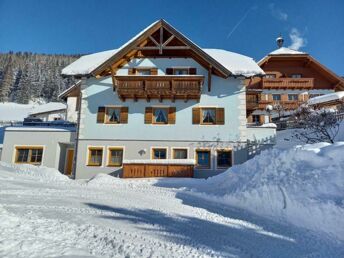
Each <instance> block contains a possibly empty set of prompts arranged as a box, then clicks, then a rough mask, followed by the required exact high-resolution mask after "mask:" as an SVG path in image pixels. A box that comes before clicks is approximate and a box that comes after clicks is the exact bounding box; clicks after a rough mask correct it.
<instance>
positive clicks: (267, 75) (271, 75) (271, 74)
mask: <svg viewBox="0 0 344 258" xmlns="http://www.w3.org/2000/svg"><path fill="white" fill-rule="evenodd" d="M265 78H268V79H273V78H276V74H274V73H267V74H266V76H265Z"/></svg>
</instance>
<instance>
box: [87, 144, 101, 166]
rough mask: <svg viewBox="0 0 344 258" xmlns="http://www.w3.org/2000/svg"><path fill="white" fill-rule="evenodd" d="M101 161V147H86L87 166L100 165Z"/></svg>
mask: <svg viewBox="0 0 344 258" xmlns="http://www.w3.org/2000/svg"><path fill="white" fill-rule="evenodd" d="M102 161H103V148H102V147H90V148H88V164H87V165H88V166H101V165H102Z"/></svg>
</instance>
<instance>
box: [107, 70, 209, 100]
mask: <svg viewBox="0 0 344 258" xmlns="http://www.w3.org/2000/svg"><path fill="white" fill-rule="evenodd" d="M113 79H114V90H116V91H117V94H118V96H119V98H120V99H121V100H123V101H125V100H126V99H134V100H135V101H136V100H137V99H146V100H147V101H149V100H150V99H159V100H160V101H162V100H163V99H170V100H172V101H174V100H175V99H184V100H185V101H187V100H188V99H196V100H199V99H200V97H201V93H202V85H203V81H204V76H201V75H129V76H128V75H125V76H122V75H116V76H114V78H113Z"/></svg>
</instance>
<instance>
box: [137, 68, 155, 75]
mask: <svg viewBox="0 0 344 258" xmlns="http://www.w3.org/2000/svg"><path fill="white" fill-rule="evenodd" d="M136 74H137V75H151V74H152V72H151V69H136Z"/></svg>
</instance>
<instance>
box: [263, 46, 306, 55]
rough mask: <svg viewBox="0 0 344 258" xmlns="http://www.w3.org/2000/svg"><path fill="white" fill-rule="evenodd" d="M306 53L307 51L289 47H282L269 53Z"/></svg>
mask: <svg viewBox="0 0 344 258" xmlns="http://www.w3.org/2000/svg"><path fill="white" fill-rule="evenodd" d="M305 54H307V53H305V52H301V51H297V50H294V49H291V48H287V47H281V48H278V49H276V50H274V51H272V52H270V53H269V55H305Z"/></svg>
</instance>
